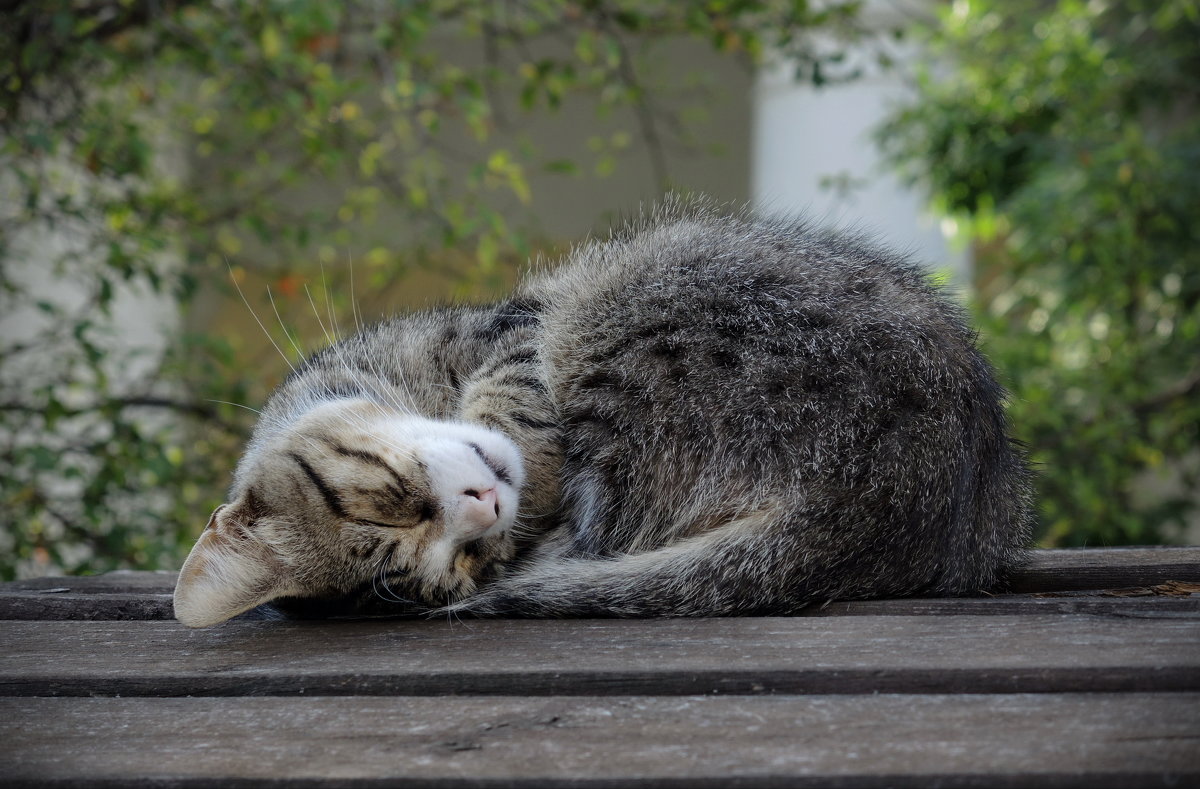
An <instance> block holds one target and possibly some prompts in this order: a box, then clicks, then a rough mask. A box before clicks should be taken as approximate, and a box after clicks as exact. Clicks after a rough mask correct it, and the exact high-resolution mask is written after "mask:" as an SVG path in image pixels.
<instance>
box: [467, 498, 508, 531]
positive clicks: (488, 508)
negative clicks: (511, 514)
mask: <svg viewBox="0 0 1200 789" xmlns="http://www.w3.org/2000/svg"><path fill="white" fill-rule="evenodd" d="M461 496H462V498H463V502H462V508H463V518H464V520H466V521H467V523H469V524H471V525H472V526H477V527H478V528H480V529H486V528H488V527H489V526H491V525H492V524H493V523H495V522H496V521H497V520H498V519H499V518H500V499H499V495H498V494H497V493H496V489H495V488H488V489H487V490H475V489H473V488H468V489H467V490H464V491H463V492H462V494H461Z"/></svg>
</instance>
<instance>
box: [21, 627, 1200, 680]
mask: <svg viewBox="0 0 1200 789" xmlns="http://www.w3.org/2000/svg"><path fill="white" fill-rule="evenodd" d="M0 643H3V644H4V645H5V649H4V651H3V653H0V694H3V695H13V696H29V695H39V696H60V695H61V696H70V695H79V696H90V695H121V696H150V695H164V696H171V695H176V696H177V695H218V696H221V695H224V696H231V695H298V694H319V695H351V694H361V695H439V694H485V695H523V694H527V695H555V694H565V695H613V694H637V693H645V694H655V695H685V694H703V693H734V694H753V693H877V692H887V693H898V692H905V693H916V692H920V693H1002V692H1053V691H1093V692H1095V691H1122V690H1128V691H1139V690H1140V691H1148V690H1200V648H1198V646H1200V616H1189V617H1178V618H1174V617H1173V618H1151V619H1141V618H1128V617H1109V618H1106V617H1095V616H1054V617H1013V616H959V617H929V616H889V617H793V618H767V617H764V618H742V619H659V620H567V621H548V620H494V621H471V622H466V623H450V622H445V621H439V622H432V621H375V622H372V621H355V622H311V623H303V622H286V623H282V622H231V623H227V624H225V625H220V626H217V627H214V628H210V629H207V630H199V631H197V630H187V629H186V628H184V627H182V626H181V625H178V624H176V623H173V622H2V623H0Z"/></svg>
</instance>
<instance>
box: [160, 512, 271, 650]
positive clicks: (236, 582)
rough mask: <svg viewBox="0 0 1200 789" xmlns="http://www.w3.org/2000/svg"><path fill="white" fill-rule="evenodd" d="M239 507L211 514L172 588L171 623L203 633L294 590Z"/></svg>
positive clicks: (266, 545) (248, 518)
mask: <svg viewBox="0 0 1200 789" xmlns="http://www.w3.org/2000/svg"><path fill="white" fill-rule="evenodd" d="M248 509H249V508H248V507H246V506H244V504H243V503H241V502H237V503H234V504H222V505H221V506H220V507H217V509H216V510H214V511H213V514H212V517H211V518H209V520H208V525H207V526H205V527H204V531H203V533H201V535H200V539H199V540H197V541H196V544H195V546H193V547H192V552H191V553H189V554H188V558H187V561H186V562H184V563H183V569H181V570H180V571H179V580H178V581H177V582H176V584H175V618H176V619H178V620H179V621H180V622H182V623H183V624H185V625H187V626H188V627H207V626H208V625H215V624H217V623H218V622H224V621H225V620H226V619H229V618H230V617H233V616H237V615H238V614H240V613H242V612H244V611H249V610H250V609H251V608H254V607H255V606H257V605H261V604H262V603H265V602H267V601H268V600H273V599H275V598H276V597H281V596H283V595H286V594H288V593H289V592H290V591H291V587H292V585H293V581H292V577H291V573H290V572H289V571H288V567H287V565H286V564H285V563H284V562H283V560H282V559H281V558H280V556H279V554H278V553H276V551H275V550H274V549H272V548H271V547H270V546H269V545H268V544H267V543H266V542H264V541H263V540H262V538H261V536H259V535H256V534H255V533H254V532H255V529H254V525H255V524H254V521H253V518H252V517H251V515H250V514H249V513H248V511H247V510H248Z"/></svg>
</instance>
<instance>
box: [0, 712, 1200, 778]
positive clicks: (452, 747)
mask: <svg viewBox="0 0 1200 789" xmlns="http://www.w3.org/2000/svg"><path fill="white" fill-rule="evenodd" d="M0 763H3V764H4V765H5V766H4V773H5V783H6V785H9V786H22V785H24V786H56V785H66V784H70V785H81V786H145V785H155V786H205V785H222V786H228V785H231V784H230V780H231V779H236V783H235V784H234V785H248V784H250V783H251V782H255V781H267V782H270V784H271V785H273V786H280V785H282V786H293V785H302V786H318V785H319V786H322V787H334V786H337V787H359V786H363V787H365V786H381V785H383V784H385V783H389V782H391V783H393V784H395V785H403V786H430V787H434V786H436V787H458V786H486V787H499V786H539V787H547V786H557V785H562V782H569V783H570V785H572V786H586V787H647V786H679V787H682V786H714V787H715V786H737V787H764V788H766V787H782V786H800V787H804V786H932V785H938V786H944V787H953V786H1053V787H1059V786H1089V787H1094V786H1122V787H1135V786H1162V785H1173V786H1189V785H1192V786H1194V785H1196V783H1197V782H1198V781H1200V696H1198V695H1196V694H1174V695H1162V694H1121V695H1110V694H1080V695H1058V694H1040V695H1001V696H943V695H926V696H908V695H893V696H804V697H799V696H785V697H762V698H744V697H740V698H733V697H730V698H713V697H677V698H594V697H575V698H563V697H552V698H533V699H514V698H505V699H479V698H474V699H456V698H443V699H421V698H417V699H412V698H386V699H384V698H353V699H343V698H309V699H280V698H226V699H43V698H38V699H0Z"/></svg>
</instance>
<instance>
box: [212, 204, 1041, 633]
mask: <svg viewBox="0 0 1200 789" xmlns="http://www.w3.org/2000/svg"><path fill="white" fill-rule="evenodd" d="M342 395H347V396H349V395H360V396H367V397H370V398H376V399H380V398H383V399H388V400H394V399H403V401H404V405H405V406H406V407H408V408H411V409H412V410H414V411H416V412H419V413H421V414H423V415H425V416H428V417H432V418H437V419H465V420H467V421H474V422H479V423H481V424H485V425H487V426H488V427H491V428H494V429H498V430H500V431H502V432H504V433H506V434H507V435H508V436H509V437H510V438H512V439H513V440H514V441H515V442H516V443H517V445H518V446H519V447H520V448H521V451H522V453H523V454H524V457H525V462H526V464H527V465H528V466H530V468H531V469H532V470H531V473H530V475H529V479H528V481H527V483H526V485H525V489H524V491H523V492H522V500H523V504H522V508H523V510H524V511H525V512H526V513H527V517H525V518H524V519H523V520H524V528H525V530H526V537H527V542H526V544H525V545H524V548H523V553H522V554H521V558H519V559H518V560H516V561H515V562H513V563H511V564H509V565H508V566H506V567H503V568H499V570H500V571H501V573H502V574H501V577H499V579H498V580H495V581H492V582H491V583H490V584H488V585H485V586H483V587H482V589H481V591H479V592H477V593H476V594H474V595H473V596H470V597H467V598H466V599H464V600H461V601H459V602H457V603H456V604H455V605H453V606H452V608H453V609H454V610H457V611H465V612H471V613H475V614H479V615H519V616H702V615H730V614H766V613H776V614H778V613H790V612H795V611H797V610H799V609H800V608H802V607H804V606H805V605H808V604H810V603H812V602H814V601H817V602H819V601H825V600H829V599H852V598H866V597H883V596H896V595H912V594H935V595H952V594H973V593H978V592H982V591H984V590H987V589H990V588H993V587H995V586H996V585H997V584H998V583H999V582H1000V581H1001V580H1002V577H1003V575H1004V573H1005V572H1006V571H1007V570H1008V569H1010V568H1012V567H1014V566H1015V565H1017V564H1019V563H1020V562H1021V561H1022V560H1023V558H1024V548H1025V546H1026V544H1027V542H1028V540H1029V537H1030V528H1031V517H1032V516H1031V509H1032V508H1031V493H1030V475H1029V472H1028V470H1027V467H1026V464H1025V462H1024V459H1023V457H1022V453H1021V452H1020V450H1019V448H1017V447H1015V446H1014V445H1013V442H1012V441H1010V439H1009V438H1008V436H1007V427H1006V423H1005V417H1004V412H1003V408H1002V398H1003V392H1002V389H1001V388H1000V386H999V385H998V384H997V383H996V381H995V378H994V376H993V373H992V371H991V369H990V367H989V365H988V363H987V362H986V360H985V359H984V358H983V356H982V355H981V354H980V353H979V351H978V350H977V349H976V347H975V338H974V335H973V333H972V331H971V330H970V329H969V328H968V326H967V322H966V320H965V318H964V316H963V314H962V312H961V310H960V309H958V308H957V307H956V306H955V305H953V304H952V303H951V302H950V301H949V300H948V299H947V298H945V297H944V296H943V295H941V294H940V293H938V292H937V291H936V290H935V289H934V288H933V287H931V286H930V285H929V284H928V280H927V277H926V275H925V274H924V273H923V271H922V270H921V269H920V268H918V267H917V266H915V265H913V264H912V263H910V262H909V261H907V260H905V259H904V258H902V257H900V256H897V255H895V254H893V253H891V252H888V251H887V250H884V249H881V248H878V247H876V246H873V245H872V244H870V243H869V242H867V241H865V240H864V239H862V238H857V237H852V236H847V235H839V234H835V233H831V232H826V231H822V230H817V229H813V228H811V227H808V226H806V225H804V224H802V223H799V222H795V221H791V220H781V219H765V218H759V217H754V216H750V215H740V216H733V217H730V216H724V215H721V214H719V213H718V212H716V211H714V210H712V209H710V208H706V207H703V206H700V207H697V206H695V205H693V206H687V207H679V206H677V205H674V206H667V207H666V208H663V209H660V210H659V211H658V212H656V213H655V214H654V215H653V216H652V217H651V218H649V219H646V220H643V221H642V222H640V223H638V224H637V225H636V226H634V227H631V228H630V229H628V230H625V231H622V232H620V233H618V234H616V235H615V236H613V237H612V238H610V239H609V240H606V241H603V242H596V243H591V244H588V245H586V246H584V247H582V248H580V249H577V250H576V251H574V252H573V253H572V254H570V255H569V256H568V258H567V260H566V261H565V262H564V263H563V264H562V265H561V266H559V267H557V268H554V269H552V270H550V271H548V272H545V273H542V274H538V275H535V276H531V277H530V278H528V279H527V280H526V281H525V282H524V284H523V285H521V286H520V287H519V289H518V290H517V292H516V293H515V294H514V296H513V297H512V298H511V299H509V300H507V301H505V302H503V303H501V304H499V305H493V306H490V307H479V308H475V307H462V308H452V309H445V310H440V311H433V312H429V313H423V314H419V315H415V316H410V317H407V318H400V319H395V320H393V321H390V322H385V323H382V324H379V325H378V326H375V327H373V328H372V329H369V330H367V331H366V332H364V333H363V334H361V335H359V336H356V337H353V338H350V339H349V340H347V341H345V342H343V343H341V344H339V345H338V346H335V347H334V348H333V349H327V350H326V351H324V352H322V353H320V354H317V355H316V356H315V357H314V358H313V359H312V360H311V361H310V362H308V363H307V364H306V366H305V367H304V368H302V369H301V371H300V372H299V373H298V374H297V375H295V376H293V377H292V378H291V379H290V380H289V381H288V382H287V383H285V384H284V385H283V386H282V387H281V389H280V391H279V392H278V393H277V394H276V395H275V397H274V398H273V399H272V401H271V403H270V404H269V405H268V407H267V409H266V411H265V413H264V419H263V422H262V423H261V425H260V427H259V430H258V432H257V433H256V439H255V441H254V442H253V443H252V445H251V448H250V450H249V451H248V453H247V459H246V460H244V461H243V465H242V469H243V470H244V469H246V468H249V467H251V466H252V465H253V459H254V457H255V454H256V452H258V451H260V448H261V447H262V446H265V439H264V436H269V435H270V434H271V433H272V432H273V431H277V430H279V429H281V427H282V426H285V425H286V424H288V423H289V422H290V421H292V420H294V419H295V418H297V416H298V415H299V414H302V413H303V412H304V410H305V409H306V408H307V407H310V405H311V403H312V402H313V401H314V400H322V399H327V398H329V397H337V396H342ZM244 476H245V472H244V471H243V473H242V474H239V484H245V479H244ZM235 488H236V485H235ZM527 503H528V504H527ZM534 516H536V517H534ZM495 569H496V568H493V570H495Z"/></svg>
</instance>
